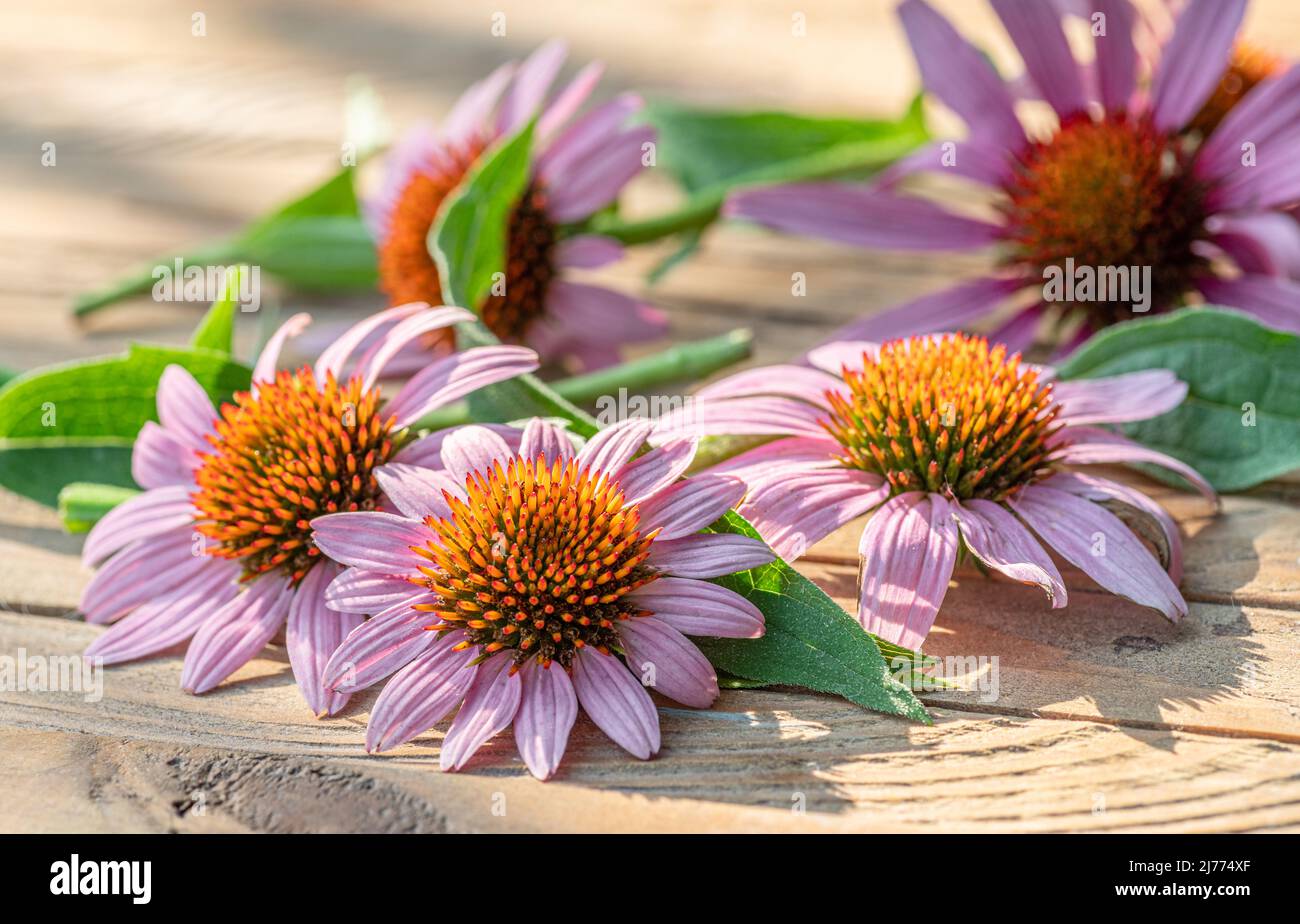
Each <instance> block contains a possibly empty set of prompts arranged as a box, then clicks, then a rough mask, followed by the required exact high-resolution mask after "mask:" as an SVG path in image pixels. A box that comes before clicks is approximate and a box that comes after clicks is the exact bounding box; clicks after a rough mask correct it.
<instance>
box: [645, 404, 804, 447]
mask: <svg viewBox="0 0 1300 924" xmlns="http://www.w3.org/2000/svg"><path fill="white" fill-rule="evenodd" d="M826 416H827V413H826V411H825V410H822V409H821V408H817V407H814V406H813V405H811V404H805V403H804V402H802V401H796V400H794V399H792V398H777V397H768V396H765V395H760V396H755V397H752V398H731V399H728V400H716V401H694V402H692V403H691V404H690V405H688V406H687V407H683V408H679V409H678V410H676V411H673V412H672V413H669V414H665V415H664V416H663V417H660V418H659V421H658V423H657V425H656V427H655V432H656V435H657V436H658V438H659V439H661V440H662V439H672V438H675V437H682V436H811V437H819V436H823V435H825V433H826V431H825V430H824V429H822V426H821V421H822V420H823V419H824V418H825V417H826Z"/></svg>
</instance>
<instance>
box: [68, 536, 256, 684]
mask: <svg viewBox="0 0 1300 924" xmlns="http://www.w3.org/2000/svg"><path fill="white" fill-rule="evenodd" d="M239 570H240V569H239V566H238V565H237V564H235V563H233V562H226V561H212V562H210V563H209V564H208V566H207V567H206V568H204V569H203V570H202V571H200V572H199V573H198V574H196V575H194V576H193V577H192V578H190V579H189V580H187V581H186V582H185V583H183V584H181V585H179V586H178V587H175V588H173V589H172V590H170V591H168V592H167V593H165V594H163V595H161V596H159V597H157V598H155V599H153V600H150V601H149V602H147V603H145V604H143V605H142V606H140V607H137V608H136V609H135V610H134V611H133V612H131V613H129V614H128V615H126V616H125V617H123V618H122V619H121V620H119V621H118V622H116V623H114V624H113V625H112V626H110V627H109V629H108V630H107V631H106V632H104V633H103V634H102V635H100V636H99V637H98V638H96V639H95V640H94V641H93V642H91V643H90V645H89V647H87V648H86V652H85V657H87V658H102V659H103V661H104V663H105V664H120V663H121V662H123V661H132V660H134V659H136V658H143V657H144V656H146V655H151V654H156V653H158V652H160V651H166V650H167V649H168V648H172V647H174V646H176V645H179V644H180V643H181V642H184V641H186V640H187V639H189V637H190V636H191V635H193V634H194V633H195V632H197V631H198V629H199V626H201V625H203V623H204V621H205V620H207V619H208V617H210V616H211V615H212V614H213V613H215V612H216V611H217V610H219V609H221V608H222V607H223V606H225V605H226V604H227V603H229V602H230V601H231V600H232V599H233V598H234V597H235V595H236V594H238V593H239V590H240V585H239Z"/></svg>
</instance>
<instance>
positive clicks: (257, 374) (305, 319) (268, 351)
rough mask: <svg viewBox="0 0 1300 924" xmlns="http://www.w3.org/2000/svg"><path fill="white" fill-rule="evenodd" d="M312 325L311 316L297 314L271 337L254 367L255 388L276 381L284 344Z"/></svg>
mask: <svg viewBox="0 0 1300 924" xmlns="http://www.w3.org/2000/svg"><path fill="white" fill-rule="evenodd" d="M310 323H311V315H309V314H295V315H294V316H293V317H291V318H290V319H289V320H287V321H285V322H284V323H283V324H281V325H280V327H279V329H278V330H276V332H275V333H274V334H272V335H271V339H270V340H268V341H266V346H264V347H262V352H261V353H260V354H259V355H258V357H257V365H256V366H254V367H253V385H254V388H256V386H257V383H258V382H273V381H275V364H276V363H277V362H279V361H280V350H282V349H283V348H284V342H285V341H286V340H288V339H289V338H290V337H296V336H298V335H299V334H301V333H302V332H303V330H304V329H305V328H306V327H307V325H308V324H310ZM213 416H214V417H215V416H216V415H215V414H214V415H213Z"/></svg>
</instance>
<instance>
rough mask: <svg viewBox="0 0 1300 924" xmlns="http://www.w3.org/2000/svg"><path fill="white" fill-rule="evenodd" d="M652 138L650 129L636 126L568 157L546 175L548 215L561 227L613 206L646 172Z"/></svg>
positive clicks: (653, 132)
mask: <svg viewBox="0 0 1300 924" xmlns="http://www.w3.org/2000/svg"><path fill="white" fill-rule="evenodd" d="M655 137H656V135H655V130H654V128H653V127H651V126H649V125H636V126H633V127H631V128H628V129H624V130H623V131H621V132H619V133H618V134H616V135H613V136H611V137H609V138H607V139H605V140H604V142H603V143H601V144H600V145H599V146H597V147H595V148H593V149H591V150H589V151H586V152H584V153H583V154H582V155H580V156H574V157H571V158H570V162H569V163H568V164H567V165H566V166H565V167H564V168H563V169H556V168H554V167H552V168H551V170H549V171H548V173H547V182H548V184H549V186H548V190H549V193H550V199H549V200H548V201H547V203H546V212H547V214H548V215H549V216H550V217H551V219H552V220H553V221H557V222H561V223H566V222H574V221H580V220H581V219H584V218H586V217H587V216H589V215H592V214H594V213H595V212H598V211H600V210H601V209H603V208H604V207H605V206H607V205H609V204H610V203H612V202H613V201H614V200H615V199H617V198H618V194H619V193H620V192H622V190H623V187H624V186H626V185H627V184H628V182H629V181H630V180H631V179H632V178H633V177H634V176H636V175H637V174H638V173H640V172H641V171H642V170H644V169H645V167H646V163H645V152H646V149H647V145H649V144H651V143H653V142H654V140H655Z"/></svg>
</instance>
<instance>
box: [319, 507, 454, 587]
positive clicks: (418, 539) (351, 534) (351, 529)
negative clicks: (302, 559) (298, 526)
mask: <svg viewBox="0 0 1300 924" xmlns="http://www.w3.org/2000/svg"><path fill="white" fill-rule="evenodd" d="M311 528H312V539H313V541H315V543H316V545H318V546H319V547H320V550H321V551H322V552H324V553H325V554H326V555H328V556H329V557H330V558H332V559H334V560H335V561H337V562H339V563H340V564H344V565H351V566H352V567H354V568H365V569H367V570H369V571H382V572H383V573H385V574H412V573H414V572H415V571H416V569H417V568H419V566H420V565H423V564H424V563H425V561H426V559H424V558H422V557H421V556H419V555H417V554H416V553H415V552H413V551H411V547H412V546H417V547H418V546H423V545H424V544H425V542H426V541H428V539H429V536H430V533H429V531H428V528H427V527H426V526H424V524H422V523H419V522H416V521H415V520H410V519H407V518H406V517H400V516H398V515H397V514H394V513H380V512H378V511H372V512H358V513H329V514H326V515H325V516H323V517H316V519H314V520H312V521H311Z"/></svg>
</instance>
